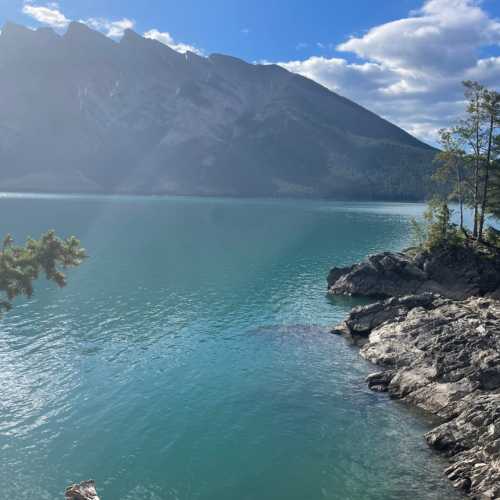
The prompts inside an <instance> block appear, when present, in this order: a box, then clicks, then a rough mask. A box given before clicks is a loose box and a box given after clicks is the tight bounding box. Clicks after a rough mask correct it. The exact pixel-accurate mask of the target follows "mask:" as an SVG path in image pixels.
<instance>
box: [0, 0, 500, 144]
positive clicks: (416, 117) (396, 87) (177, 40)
mask: <svg viewBox="0 0 500 500" xmlns="http://www.w3.org/2000/svg"><path fill="white" fill-rule="evenodd" d="M72 20H77V21H83V22H85V23H87V24H88V25H89V26H91V27H93V28H94V29H97V30H99V31H102V32H103V33H105V34H106V35H108V36H110V37H111V38H114V39H116V40H118V39H119V38H120V37H121V36H122V34H123V31H124V29H126V28H131V29H134V30H135V31H137V32H138V33H140V34H142V35H144V36H146V37H149V38H154V39H157V40H158V41H160V42H162V43H165V44H167V45H169V46H171V47H173V48H174V49H175V50H178V51H180V52H185V51H186V50H191V51H193V52H197V53H199V54H202V55H209V54H211V53H214V52H218V53H224V54H230V55H233V56H236V57H240V58H242V59H245V60H246V61H248V62H255V63H263V64H267V63H278V64H281V65H282V66H284V67H285V68H287V69H288V70H290V71H294V72H297V73H300V74H302V75H304V76H307V77H308V78H312V79H314V80H316V81H317V82H319V83H321V84H322V85H325V86H326V87H328V88H330V89H331V90H333V91H335V92H337V93H339V94H342V95H344V96H346V97H348V98H350V99H352V100H354V101H356V102H358V103H359V104H361V105H363V106H365V107H367V108H368V109H370V110H372V111H374V112H375V113H377V114H379V115H381V116H383V117H384V118H387V119H388V120H390V121H392V122H394V123H396V124H397V125H399V126H401V127H403V128H404V129H405V130H407V131H408V132H410V133H412V134H413V135H415V136H417V137H419V138H420V139H422V140H424V141H426V142H429V143H433V144H435V142H436V138H437V132H438V130H439V129H440V128H442V127H446V126H450V124H452V123H453V121H454V120H456V119H457V118H458V117H459V116H460V114H461V113H462V112H463V109H464V100H463V95H462V87H461V82H462V80H464V79H473V80H479V81H480V82H482V83H483V84H485V85H487V86H490V87H495V88H498V89H499V90H500V0H482V1H481V0H314V1H312V0H309V1H306V0H182V1H179V0H59V1H58V2H55V1H52V2H51V1H49V2H44V1H39V0H0V24H2V25H3V23H4V22H6V21H13V22H17V23H20V24H23V25H26V26H29V27H33V28H36V27H38V26H51V27H53V28H54V29H55V30H56V31H58V32H60V33H63V32H64V31H65V29H66V28H67V25H68V23H69V22H70V21H72Z"/></svg>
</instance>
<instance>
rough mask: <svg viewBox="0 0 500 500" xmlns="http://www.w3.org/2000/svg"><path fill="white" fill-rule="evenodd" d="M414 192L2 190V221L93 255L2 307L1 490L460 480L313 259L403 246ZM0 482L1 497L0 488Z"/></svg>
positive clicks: (273, 496) (429, 484) (235, 492)
mask: <svg viewBox="0 0 500 500" xmlns="http://www.w3.org/2000/svg"><path fill="white" fill-rule="evenodd" d="M422 210H423V206H422V205H415V204H397V203H334V202H321V201H314V202H313V201H267V200H230V199H209V198H205V199H201V198H141V197H138V198H132V197H108V198H107V197H92V196H88V197H86V196H73V197H72V196H30V195H23V196H20V195H4V196H3V197H0V213H2V214H3V217H1V220H0V234H5V233H6V232H10V233H12V234H13V235H14V236H15V238H16V240H17V241H18V242H19V243H21V242H23V241H24V239H25V237H26V236H27V235H32V236H38V235H39V234H40V233H41V232H43V231H44V230H46V229H48V228H54V229H56V230H57V232H58V233H59V234H61V235H70V234H76V235H77V236H78V237H79V238H80V239H81V240H82V243H83V245H84V246H85V247H86V249H87V251H88V253H89V255H90V258H89V259H88V261H86V262H85V264H84V265H83V266H82V267H81V268H79V269H76V270H72V271H71V272H70V273H69V274H70V276H69V285H68V287H67V288H65V289H63V290H58V289H55V288H54V286H52V285H48V284H46V283H44V282H41V283H38V286H37V289H36V293H35V296H34V297H33V298H32V299H30V300H18V301H17V302H16V304H15V307H14V309H13V310H12V311H11V312H10V313H9V314H7V315H6V316H5V317H4V318H3V320H1V321H0V481H1V484H2V487H1V489H0V491H1V493H0V496H1V497H2V498H5V499H13V500H14V499H16V500H28V499H30V500H32V499H34V498H36V499H37V500H44V499H47V500H54V499H59V498H61V499H62V497H63V495H62V492H63V491H64V488H65V486H66V485H67V484H69V483H71V482H75V481H81V480H83V479H88V478H93V479H95V480H96V481H97V485H98V491H99V493H100V495H101V499H102V500H127V499H130V500H131V499H134V500H139V499H141V500H142V499H143V500H160V499H161V500H163V499H167V500H170V499H172V500H174V499H179V500H194V499H197V500H198V499H199V500H236V499H238V500H316V499H339V500H340V499H342V500H358V499H359V500H362V499H363V500H366V499H368V500H371V499H374V500H378V499H380V500H388V499H389V500H391V499H412V500H420V499H440V500H443V499H452V498H457V496H456V493H455V492H454V491H453V490H452V488H451V487H450V485H449V484H448V483H447V482H446V481H445V480H443V468H444V465H445V464H444V462H443V461H442V459H440V458H439V457H438V456H436V455H434V454H433V453H432V452H431V451H430V450H428V449H427V447H426V445H425V442H424V440H423V437H422V434H423V433H424V432H425V431H426V429H428V428H429V426H430V422H428V421H427V420H426V419H425V418H424V417H423V416H422V415H417V414H415V413H414V412H412V411H411V410H410V409H409V408H407V407H405V406H404V405H402V404H401V403H398V402H393V401H390V400H389V399H388V398H387V397H386V396H385V395H380V394H376V393H372V392H370V391H368V389H367V388H366V385H365V383H364V378H365V377H366V375H367V374H368V373H369V372H370V371H371V370H373V369H374V368H373V367H372V366H371V365H369V364H368V363H366V362H364V361H363V360H362V359H361V358H360V357H359V355H358V351H357V349H356V348H353V347H350V346H349V345H347V344H346V342H345V341H344V340H343V339H342V338H340V337H337V336H333V335H330V334H329V333H328V331H329V328H330V327H331V326H332V325H334V324H336V323H337V322H339V321H340V320H341V319H342V318H343V317H344V315H345V314H346V313H347V312H348V310H349V309H350V307H351V306H352V305H354V304H355V302H354V301H353V300H352V299H347V298H346V299H340V298H339V299H336V300H332V299H329V298H328V297H327V296H326V294H325V291H326V281H325V277H326V275H327V273H328V271H329V269H330V267H331V266H332V265H347V264H350V263H353V262H354V261H357V260H359V259H361V258H363V257H365V256H366V255H367V254H369V253H373V252H376V251H380V250H387V249H400V248H402V247H404V246H405V245H406V244H407V243H408V241H409V229H408V219H409V218H410V217H411V216H414V215H418V214H420V213H421V212H422ZM2 495H3V496H2Z"/></svg>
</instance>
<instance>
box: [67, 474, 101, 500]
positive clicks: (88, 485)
mask: <svg viewBox="0 0 500 500" xmlns="http://www.w3.org/2000/svg"><path fill="white" fill-rule="evenodd" d="M64 496H65V498H66V500H99V497H98V496H97V491H96V489H95V482H94V481H92V480H91V479H90V480H88V481H82V482H81V483H80V484H72V485H71V486H68V487H67V488H66V491H65V492H64Z"/></svg>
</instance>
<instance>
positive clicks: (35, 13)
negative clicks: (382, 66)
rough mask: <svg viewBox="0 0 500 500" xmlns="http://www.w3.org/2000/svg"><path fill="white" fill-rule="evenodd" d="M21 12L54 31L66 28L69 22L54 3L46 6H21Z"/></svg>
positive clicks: (28, 4)
mask: <svg viewBox="0 0 500 500" xmlns="http://www.w3.org/2000/svg"><path fill="white" fill-rule="evenodd" d="M22 12H23V14H26V15H27V16H30V17H32V18H33V19H35V20H36V21H38V22H39V23H41V24H45V25H47V26H50V27H52V28H56V29H62V28H66V27H67V26H68V24H69V23H70V22H71V20H70V19H68V18H67V17H66V16H65V15H64V14H63V13H62V12H61V11H60V10H59V7H58V5H57V4H54V3H52V4H49V5H46V6H39V5H33V4H31V3H26V4H24V5H23V10H22Z"/></svg>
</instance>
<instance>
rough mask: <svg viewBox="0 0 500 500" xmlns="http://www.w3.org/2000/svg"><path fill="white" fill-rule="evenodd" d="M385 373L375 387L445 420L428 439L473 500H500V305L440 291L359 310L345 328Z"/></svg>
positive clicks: (375, 378) (374, 377)
mask: <svg viewBox="0 0 500 500" xmlns="http://www.w3.org/2000/svg"><path fill="white" fill-rule="evenodd" d="M333 331H334V332H335V333H341V334H343V335H345V336H347V337H348V338H349V339H351V340H353V341H354V342H356V343H357V344H358V345H361V351H360V352H361V355H362V356H363V357H364V358H365V359H367V360H369V361H371V362H372V363H375V364H377V365H379V366H380V367H381V368H382V371H380V372H377V373H373V374H371V375H370V376H369V377H368V378H367V383H368V386H369V387H370V388H371V389H373V390H376V391H381V392H388V393H389V395H390V396H391V397H393V398H397V399H401V400H403V401H405V402H407V403H409V404H411V405H413V406H416V407H419V408H421V409H423V410H425V411H427V412H429V413H431V414H433V415H436V416H437V417H440V418H441V419H442V422H443V423H442V424H441V425H439V426H437V427H436V428H434V429H432V430H431V431H430V432H428V433H427V434H426V435H425V439H426V441H427V443H428V444H429V445H430V446H431V447H433V448H434V449H436V450H438V451H440V452H443V453H445V454H446V455H448V456H449V457H450V460H451V465H450V467H449V468H448V469H447V470H446V474H447V476H448V478H449V479H450V480H452V481H453V484H454V486H455V487H457V488H460V489H462V490H463V491H465V492H466V493H468V494H469V495H471V496H472V497H473V498H477V499H494V498H500V302H499V301H497V300H494V299H490V298H484V297H470V298H468V299H466V300H462V301H458V300H452V299H448V298H443V297H441V296H439V295H436V294H432V293H425V294H420V295H409V296H404V297H393V298H390V299H387V300H384V301H380V302H376V303H374V304H370V305H368V306H360V307H356V308H354V309H353V310H352V311H351V313H350V314H349V316H348V317H347V318H346V319H345V321H344V322H343V323H342V324H341V325H339V326H337V327H336V328H335V329H334V330H333Z"/></svg>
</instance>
